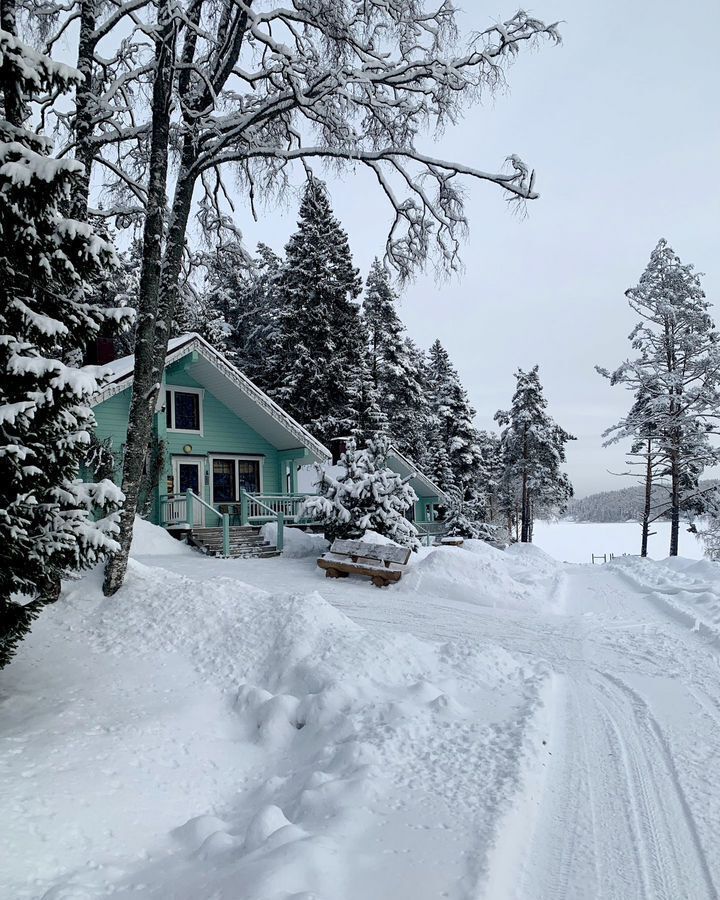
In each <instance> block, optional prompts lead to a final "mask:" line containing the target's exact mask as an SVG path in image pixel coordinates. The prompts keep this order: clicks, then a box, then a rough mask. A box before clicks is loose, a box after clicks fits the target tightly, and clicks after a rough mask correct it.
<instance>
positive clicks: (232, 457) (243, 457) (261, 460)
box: [208, 453, 265, 506]
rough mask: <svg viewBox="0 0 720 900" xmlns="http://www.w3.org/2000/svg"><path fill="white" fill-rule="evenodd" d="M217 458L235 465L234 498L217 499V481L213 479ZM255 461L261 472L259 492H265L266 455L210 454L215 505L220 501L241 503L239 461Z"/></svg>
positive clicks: (212, 497)
mask: <svg viewBox="0 0 720 900" xmlns="http://www.w3.org/2000/svg"><path fill="white" fill-rule="evenodd" d="M216 459H223V460H230V461H231V462H232V463H233V465H234V467H235V494H236V497H235V499H234V500H218V501H217V502H216V500H215V483H214V481H213V463H214V462H215V460H216ZM243 461H245V462H254V463H257V464H258V474H259V479H258V481H259V485H258V493H260V494H262V493H263V487H264V485H263V482H264V472H263V469H264V468H265V466H264V462H265V457H264V456H263V455H261V454H257V453H255V454H253V453H210V454H208V473H209V478H210V503H211V504H212V505H213V506H216V505H217V504H219V503H222V504H226V503H239V502H240V476H239V472H238V463H239V462H243Z"/></svg>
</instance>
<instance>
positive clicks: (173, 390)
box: [165, 384, 205, 437]
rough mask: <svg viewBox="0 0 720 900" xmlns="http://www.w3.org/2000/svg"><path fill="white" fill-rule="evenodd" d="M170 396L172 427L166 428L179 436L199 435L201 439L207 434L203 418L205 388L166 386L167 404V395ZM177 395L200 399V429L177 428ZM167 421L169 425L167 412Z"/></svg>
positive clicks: (167, 426) (179, 385)
mask: <svg viewBox="0 0 720 900" xmlns="http://www.w3.org/2000/svg"><path fill="white" fill-rule="evenodd" d="M168 394H170V422H171V423H172V424H171V425H167V424H166V428H167V430H168V431H171V432H175V433H178V434H197V435H200V437H203V436H204V434H205V421H204V418H203V406H204V405H205V404H204V401H205V391H204V389H203V388H193V387H184V386H183V385H181V384H178V385H169V384H167V385H165V398H166V401H165V402H166V403H167V395H168ZM175 394H195V395H197V398H198V423H199V425H200V427H199V428H198V429H195V428H176V427H175ZM165 421H166V423H167V410H166V412H165Z"/></svg>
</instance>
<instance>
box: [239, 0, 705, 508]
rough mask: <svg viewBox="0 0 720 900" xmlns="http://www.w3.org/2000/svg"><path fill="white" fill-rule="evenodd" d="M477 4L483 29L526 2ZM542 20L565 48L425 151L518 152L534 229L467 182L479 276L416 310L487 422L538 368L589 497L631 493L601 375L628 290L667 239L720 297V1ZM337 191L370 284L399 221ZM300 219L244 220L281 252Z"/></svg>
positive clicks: (642, 0) (621, 329) (367, 182)
mask: <svg viewBox="0 0 720 900" xmlns="http://www.w3.org/2000/svg"><path fill="white" fill-rule="evenodd" d="M466 7H467V9H468V10H472V12H468V13H466V14H464V15H463V17H462V20H461V21H462V23H463V25H464V26H465V27H466V29H467V32H468V33H469V32H470V31H472V30H475V29H478V28H481V27H483V26H486V25H487V24H489V21H490V18H489V17H496V18H497V17H502V16H503V15H505V16H507V15H508V14H510V13H511V12H513V11H514V8H515V7H514V6H513V4H512V3H503V4H499V5H493V6H491V5H490V4H487V3H482V4H479V3H474V2H470V0H468V2H467V3H466ZM476 7H480V8H481V9H482V13H481V12H479V11H477V12H476V11H475V8H476ZM531 12H532V13H533V14H535V15H536V16H538V17H540V18H543V19H544V20H545V21H548V22H549V21H554V20H558V19H560V20H564V24H562V26H561V31H562V35H563V44H562V46H560V47H553V46H552V45H550V44H548V45H543V46H542V47H541V48H540V49H539V50H538V51H536V52H530V53H523V55H522V57H521V58H520V59H519V60H518V61H517V62H516V63H515V64H514V66H513V67H512V68H511V70H510V73H509V85H510V91H509V93H506V94H501V95H499V96H496V97H495V98H494V100H488V101H486V104H485V105H484V106H482V107H474V108H473V109H471V110H469V111H468V113H467V114H466V117H465V120H464V121H463V122H462V123H461V124H460V125H459V126H458V127H456V128H454V129H452V130H451V131H449V132H448V133H446V134H445V135H443V137H442V139H441V140H439V141H434V140H433V139H432V138H428V139H427V140H426V142H425V144H424V145H422V147H421V149H423V150H426V151H432V152H433V153H434V154H435V155H443V156H445V157H447V158H451V159H458V160H460V161H464V162H467V163H469V164H471V165H475V166H477V167H478V168H481V169H486V170H490V171H493V170H494V171H498V170H499V169H500V167H501V165H502V161H503V160H504V158H505V157H506V156H507V155H508V154H510V153H517V154H518V155H520V156H521V157H522V158H523V159H524V160H525V161H526V162H527V163H528V164H529V165H531V166H533V167H534V168H535V169H536V173H537V187H538V189H539V190H540V192H541V197H540V199H539V200H537V201H535V202H533V203H531V204H529V205H528V216H527V217H526V218H524V219H521V218H518V217H517V216H516V215H514V214H513V212H512V210H511V207H510V206H508V204H506V203H505V201H504V199H503V197H502V194H501V192H500V191H499V189H497V188H495V187H493V186H488V185H472V184H469V183H468V198H467V199H468V202H467V212H468V217H469V220H470V236H469V239H468V241H467V243H466V244H465V246H464V248H463V259H464V262H465V271H464V273H463V274H462V276H460V277H457V278H455V279H453V280H452V281H451V282H450V283H445V284H438V283H437V282H436V279H435V278H434V277H433V275H432V273H428V275H426V276H422V277H420V278H418V279H417V280H416V281H415V282H414V283H413V284H412V285H410V286H409V288H408V289H407V290H406V292H405V295H404V298H403V301H402V315H403V318H404V321H405V322H406V324H407V327H408V331H409V333H410V335H411V336H412V337H413V338H414V339H415V340H416V341H417V342H418V343H419V344H420V345H421V346H423V347H428V346H429V345H430V343H431V342H432V341H433V340H434V339H435V338H436V337H439V338H440V340H441V341H442V343H443V344H444V345H445V346H446V347H447V349H448V351H449V352H450V354H451V356H452V359H453V361H454V363H455V364H456V366H457V368H458V369H459V371H460V374H461V377H462V379H463V382H464V384H465V385H466V387H467V389H468V391H469V394H470V397H471V400H472V402H473V405H474V406H475V407H476V409H477V411H478V418H477V423H478V425H480V426H481V427H487V428H489V427H492V426H493V421H492V419H493V415H494V413H495V411H496V410H497V409H498V408H501V407H506V406H508V405H509V402H510V397H511V395H512V392H513V387H514V378H513V372H514V371H515V369H516V368H517V367H518V366H520V367H522V368H529V367H531V366H533V365H534V364H535V363H538V364H539V365H540V371H541V378H542V381H543V383H544V385H545V388H546V394H547V397H548V400H549V404H550V412H551V414H552V415H553V416H554V417H555V419H556V420H557V421H558V422H559V423H560V424H561V425H562V426H563V427H564V428H566V429H567V430H569V431H571V432H573V433H574V434H575V435H576V436H577V438H578V440H577V441H576V442H574V443H573V444H572V445H570V447H569V450H568V466H567V469H568V472H569V474H570V477H571V479H572V480H573V483H574V485H575V490H576V494H577V495H579V496H583V495H584V494H587V493H591V492H593V491H595V490H602V489H612V488H615V487H620V486H621V484H620V483H619V481H618V479H617V478H614V477H613V476H612V475H610V474H609V472H608V470H615V471H618V470H620V469H621V468H622V465H623V454H622V452H621V451H619V450H617V449H610V450H607V449H603V448H602V439H601V432H602V431H603V429H605V428H606V427H607V426H608V425H610V424H612V423H613V422H614V421H616V420H617V418H618V417H619V416H620V415H622V414H623V413H624V412H625V411H626V409H627V406H628V402H629V397H628V396H626V395H625V393H624V391H623V390H622V389H621V388H614V389H613V388H610V387H609V385H607V383H606V382H604V381H603V379H601V378H600V376H598V375H597V374H596V373H595V372H594V368H593V367H594V365H595V364H596V363H597V364H601V365H605V366H608V367H612V366H614V365H616V364H617V363H619V362H620V361H621V360H622V359H623V358H624V357H625V355H627V353H628V352H629V345H628V342H627V334H628V332H629V331H630V329H631V327H632V324H633V318H632V316H631V314H630V312H629V310H628V308H627V301H626V300H625V297H624V291H625V289H626V288H628V287H630V286H631V285H633V284H635V283H636V282H637V280H638V278H639V277H640V275H641V273H642V271H643V269H644V268H645V266H646V264H647V262H648V259H649V256H650V252H651V250H652V249H653V247H654V246H655V244H656V242H657V240H658V238H660V237H666V238H667V239H668V241H669V242H670V244H671V246H673V247H674V249H675V250H676V251H677V252H678V253H679V255H680V256H681V258H682V259H683V261H684V262H692V263H694V264H695V266H696V268H697V269H698V270H699V271H700V272H704V273H705V278H704V279H703V283H704V286H705V291H706V293H707V295H708V296H709V297H710V298H711V299H713V300H720V252H719V250H720V174H718V171H717V169H718V166H717V163H718V160H719V159H720V114H719V112H718V110H719V109H720V102H719V100H718V98H719V97H720V63H719V62H718V60H719V59H720V55H719V54H718V50H717V36H718V34H720V0H686V2H683V3H682V4H678V3H676V2H672V0H538V2H537V3H536V4H535V5H534V6H533V7H532V9H531ZM321 174H323V173H321ZM327 181H328V184H329V187H330V190H331V194H332V202H333V206H334V209H335V211H336V213H337V215H338V216H339V218H340V219H341V221H342V222H343V225H344V226H345V228H346V229H347V231H348V233H349V235H350V243H351V247H352V251H353V254H354V257H355V261H356V263H357V265H359V266H360V267H361V270H362V272H363V274H365V273H366V272H367V269H368V266H369V264H370V262H371V260H372V258H373V256H375V255H378V254H381V253H382V250H383V237H384V234H385V231H386V229H387V226H388V224H389V221H390V217H389V211H388V209H387V207H386V206H385V205H384V201H383V198H382V197H381V196H380V194H379V192H378V190H377V186H376V184H375V182H374V180H372V179H371V178H370V177H369V176H367V175H366V174H363V173H362V172H359V173H357V174H348V175H347V176H346V177H345V178H344V179H343V180H342V181H338V180H336V179H334V178H327ZM296 212H297V204H296V202H295V201H294V200H293V201H292V202H291V204H290V206H289V207H288V208H287V209H285V210H280V211H275V212H272V213H268V214H266V215H264V216H263V218H262V221H261V222H260V223H259V224H257V225H253V224H252V223H250V222H249V221H247V220H246V221H240V223H239V224H241V227H242V228H243V232H244V236H245V239H246V242H247V244H248V245H249V246H251V247H252V246H254V244H255V243H256V242H257V240H264V241H266V242H267V243H269V244H270V245H271V246H273V247H275V248H276V249H278V250H279V249H281V248H282V246H283V245H284V243H285V241H286V240H287V237H288V236H289V234H290V232H291V231H292V230H293V228H294V220H295V215H296ZM716 318H718V319H720V310H718V309H717V308H716Z"/></svg>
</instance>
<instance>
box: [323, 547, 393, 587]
mask: <svg viewBox="0 0 720 900" xmlns="http://www.w3.org/2000/svg"><path fill="white" fill-rule="evenodd" d="M409 558H410V550H409V549H408V548H407V547H397V546H395V544H370V543H366V542H365V541H344V540H340V539H339V538H338V540H336V541H334V542H333V545H332V547H331V548H330V550H329V551H328V552H327V553H326V554H324V556H321V557H320V559H319V560H318V561H317V563H318V565H319V566H320V568H321V569H325V577H326V578H347V576H348V575H367V576H368V578H371V579H372V583H373V584H374V585H375V587H385V585H387V584H390V583H391V582H395V581H400V579H401V577H402V573H403V572H404V571H405V567H406V566H407V561H408V559H409Z"/></svg>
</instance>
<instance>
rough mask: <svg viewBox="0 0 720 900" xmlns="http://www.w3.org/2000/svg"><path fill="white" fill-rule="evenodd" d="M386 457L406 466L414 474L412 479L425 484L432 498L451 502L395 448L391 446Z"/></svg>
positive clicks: (447, 496) (448, 497)
mask: <svg viewBox="0 0 720 900" xmlns="http://www.w3.org/2000/svg"><path fill="white" fill-rule="evenodd" d="M388 456H394V457H395V458H396V459H399V460H400V462H401V463H403V464H404V465H406V466H407V467H408V469H410V470H411V471H412V472H413V473H414V474H413V477H414V478H417V479H418V481H422V482H423V484H425V485H426V486H427V487H428V488H429V489H430V494H431V495H432V496H435V497H438V498H440V499H442V500H445V501H447V502H448V503H450V502H451V500H450V496H449V495H448V494H446V493H445V491H444V490H442V488H440V487H438V485H436V484H435V482H434V481H432V479H430V478H428V476H427V475H426V474H425V473H424V472H422V471H421V470H420V469H419V468H418V467H417V466H416V465H415V463H414V462H413V461H412V460H411V459H408V457H407V456H404V455H403V454H402V453H401V452H400V451H399V450H398V449H397V447H392V446H391V447H390V448H389V450H388Z"/></svg>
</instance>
